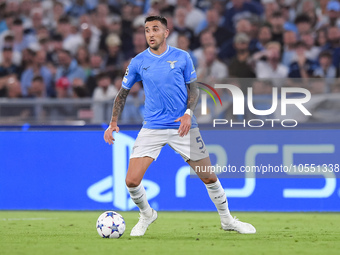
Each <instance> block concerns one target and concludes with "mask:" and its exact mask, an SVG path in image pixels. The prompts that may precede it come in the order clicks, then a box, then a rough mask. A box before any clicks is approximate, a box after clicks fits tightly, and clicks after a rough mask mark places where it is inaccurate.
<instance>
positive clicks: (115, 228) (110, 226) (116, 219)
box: [96, 211, 125, 238]
mask: <svg viewBox="0 0 340 255" xmlns="http://www.w3.org/2000/svg"><path fill="white" fill-rule="evenodd" d="M96 227H97V231H98V234H99V235H100V236H101V237H103V238H119V237H121V236H122V235H123V234H124V231H125V221H124V218H123V216H122V215H120V214H119V213H116V212H114V211H107V212H104V213H102V214H101V215H100V216H99V218H98V220H97V225H96Z"/></svg>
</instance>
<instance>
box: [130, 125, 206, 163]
mask: <svg viewBox="0 0 340 255" xmlns="http://www.w3.org/2000/svg"><path fill="white" fill-rule="evenodd" d="M166 144H168V145H169V146H170V147H171V148H172V149H174V150H175V151H176V152H178V153H179V154H180V155H181V156H182V158H183V159H184V161H188V160H189V159H190V160H192V161H198V160H200V159H203V158H206V157H209V152H208V151H207V149H206V147H205V144H204V142H203V139H202V137H201V134H200V132H199V129H198V128H192V129H190V131H189V133H188V134H187V135H186V136H184V137H180V136H179V134H178V129H148V128H142V129H141V131H140V132H139V134H138V137H137V139H136V141H135V144H134V146H133V149H132V153H131V155H130V158H141V157H150V158H153V159H154V160H156V159H157V157H158V155H159V153H160V152H161V149H162V148H163V146H164V145H166Z"/></svg>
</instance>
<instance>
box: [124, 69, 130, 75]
mask: <svg viewBox="0 0 340 255" xmlns="http://www.w3.org/2000/svg"><path fill="white" fill-rule="evenodd" d="M128 74H129V68H128V67H127V68H126V71H125V76H127V75H128Z"/></svg>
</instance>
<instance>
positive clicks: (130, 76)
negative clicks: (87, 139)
mask: <svg viewBox="0 0 340 255" xmlns="http://www.w3.org/2000/svg"><path fill="white" fill-rule="evenodd" d="M138 67H139V61H136V59H131V62H130V64H129V66H128V67H127V68H126V72H125V75H124V78H123V82H122V88H121V89H120V90H119V92H118V94H117V96H116V98H115V101H114V104H113V110H112V118H111V121H110V125H109V127H108V128H107V129H106V131H105V133H104V140H105V142H107V143H108V144H110V145H111V144H113V142H114V140H115V139H114V138H113V135H112V132H113V131H116V133H118V132H119V127H118V126H117V122H118V118H119V116H120V114H121V113H122V111H123V109H124V106H125V101H126V97H127V96H128V94H129V91H130V89H131V88H132V86H133V85H134V84H135V83H136V82H137V81H140V80H141V77H140V75H139V71H138Z"/></svg>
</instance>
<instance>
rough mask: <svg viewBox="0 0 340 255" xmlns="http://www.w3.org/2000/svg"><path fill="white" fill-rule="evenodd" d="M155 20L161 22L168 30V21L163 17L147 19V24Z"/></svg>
mask: <svg viewBox="0 0 340 255" xmlns="http://www.w3.org/2000/svg"><path fill="white" fill-rule="evenodd" d="M154 20H158V21H159V22H161V23H162V24H163V25H164V26H165V27H166V28H168V21H167V20H166V18H164V17H163V16H149V17H146V19H145V22H144V24H145V23H146V22H150V21H154Z"/></svg>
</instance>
